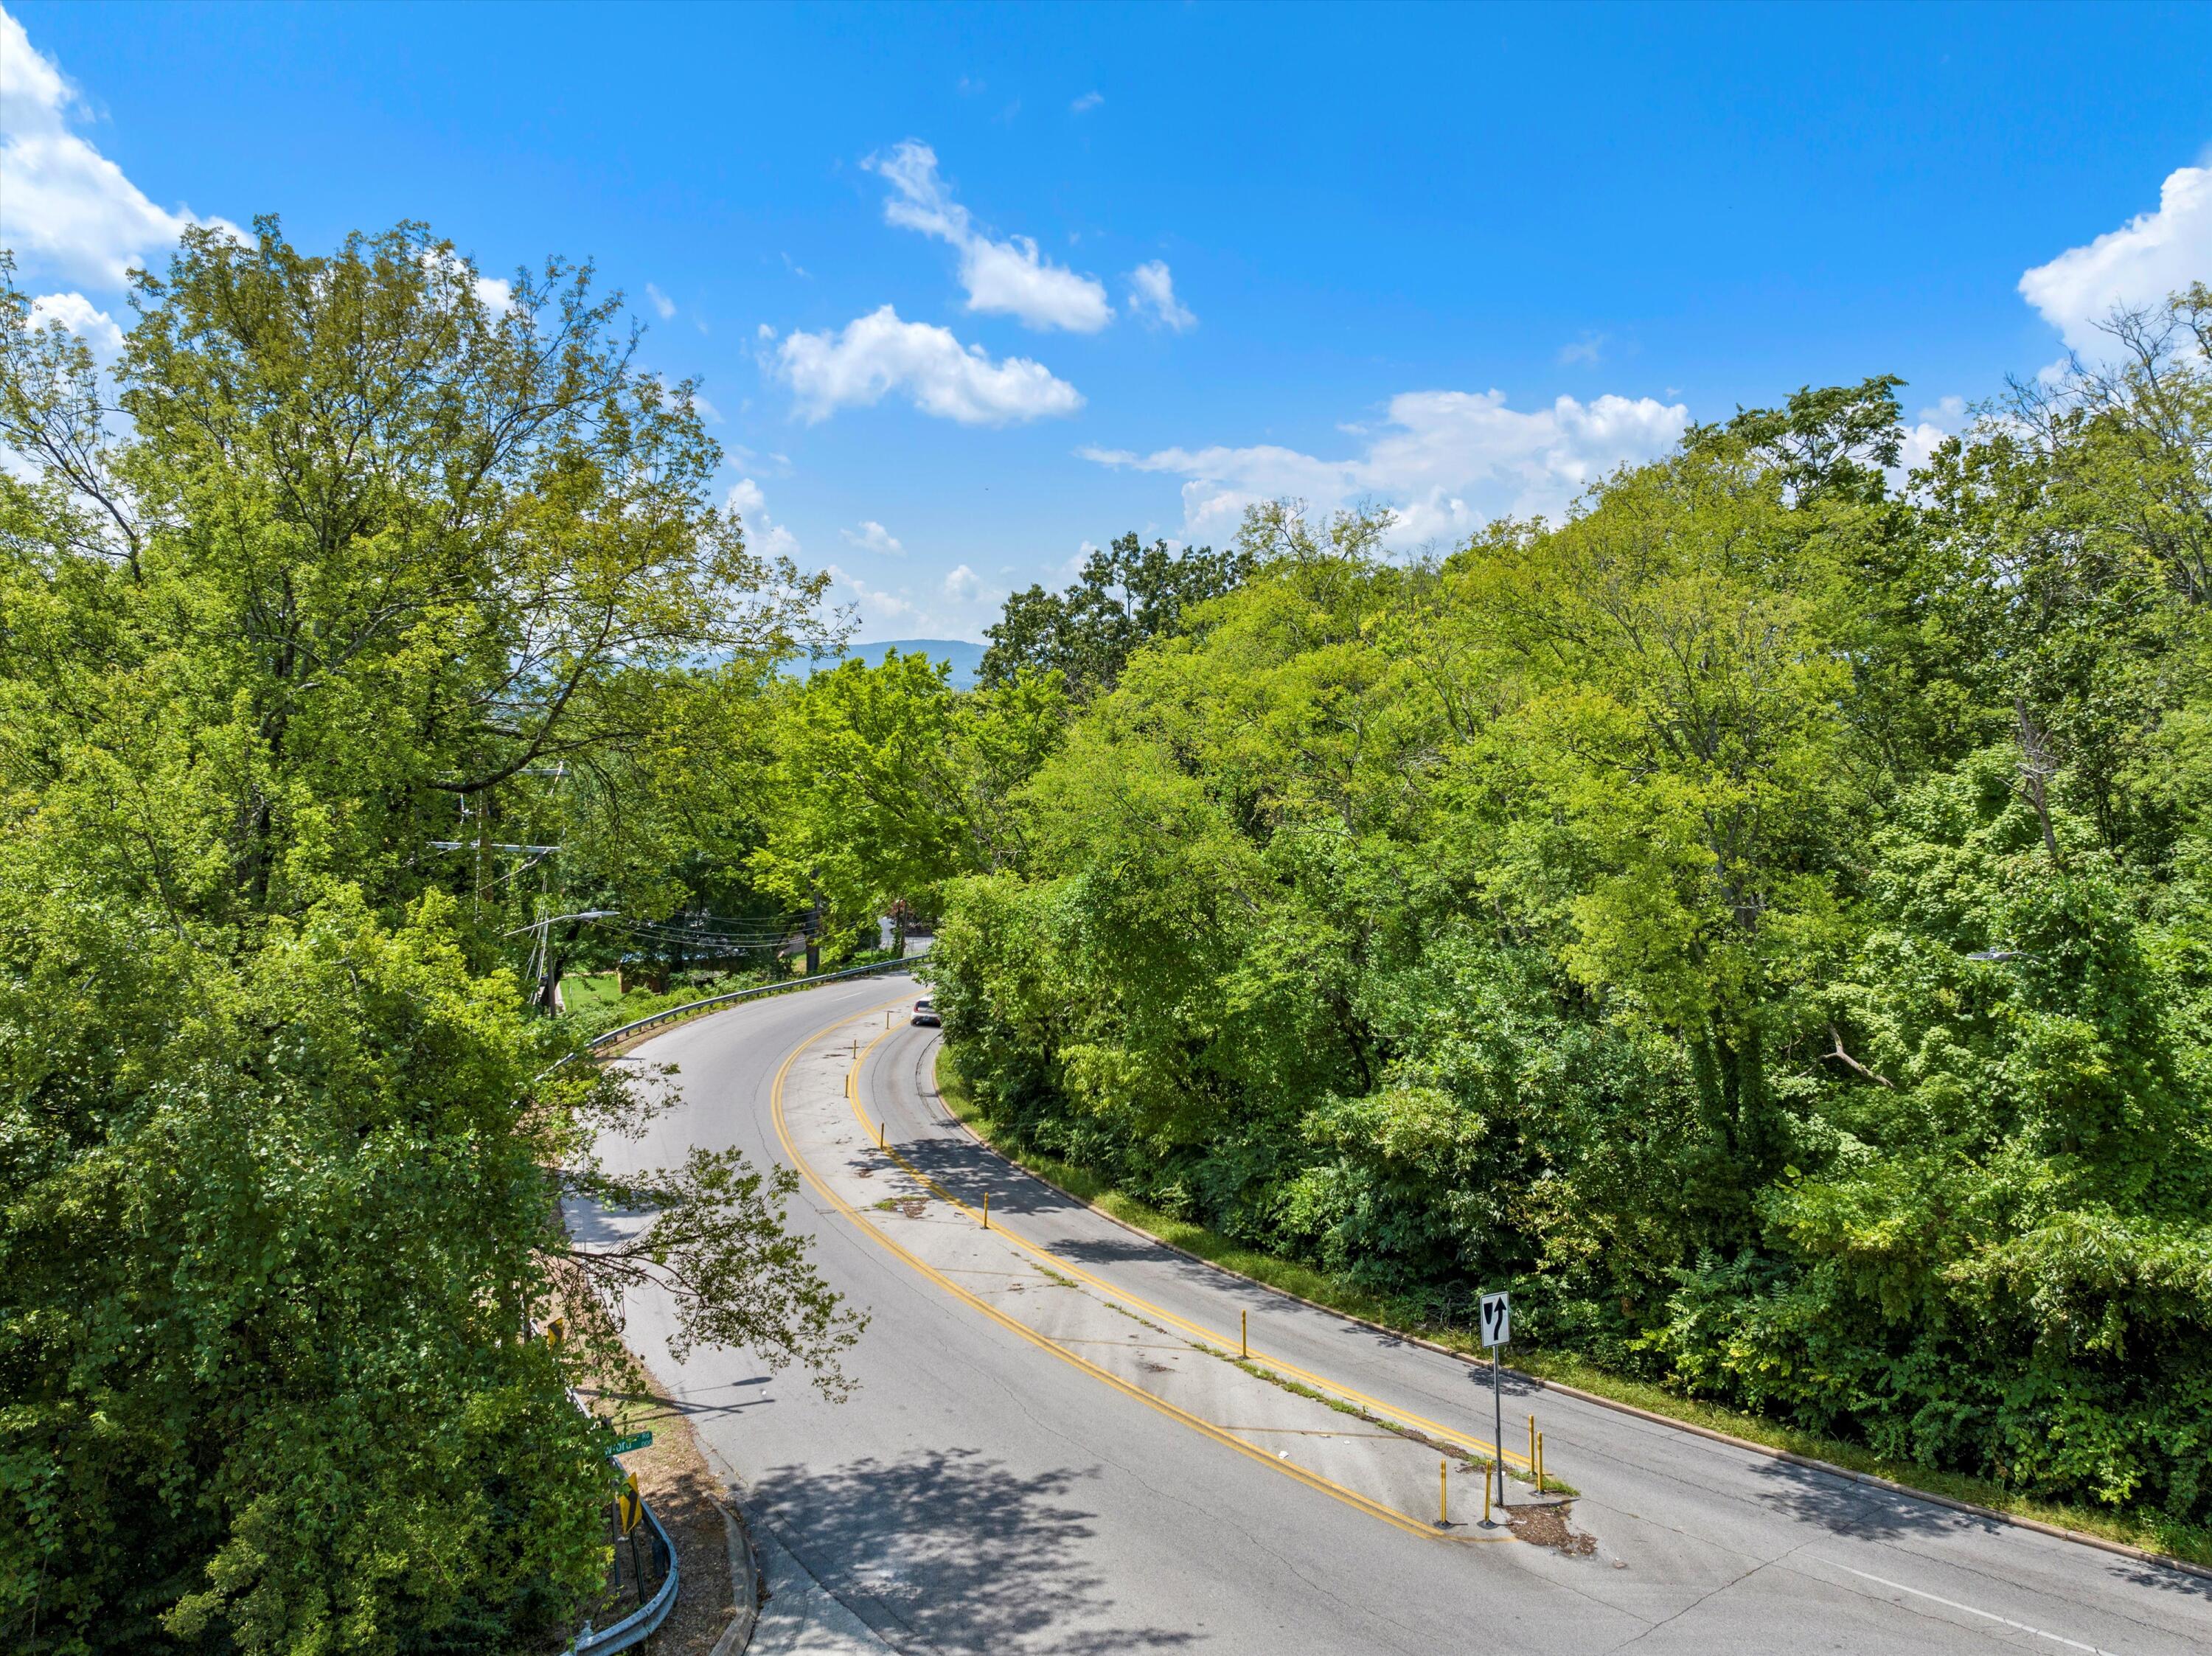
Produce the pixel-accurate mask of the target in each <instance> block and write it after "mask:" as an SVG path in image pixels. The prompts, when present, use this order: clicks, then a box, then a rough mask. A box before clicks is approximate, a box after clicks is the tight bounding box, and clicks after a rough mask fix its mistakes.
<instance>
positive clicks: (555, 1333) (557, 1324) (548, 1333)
mask: <svg viewBox="0 0 2212 1656" xmlns="http://www.w3.org/2000/svg"><path fill="white" fill-rule="evenodd" d="M567 1338H568V1322H567V1320H566V1319H563V1318H560V1317H556V1318H554V1319H553V1320H552V1321H551V1322H550V1323H548V1324H546V1325H545V1344H548V1345H556V1346H557V1345H558V1344H561V1342H562V1341H563V1340H565V1339H567Z"/></svg>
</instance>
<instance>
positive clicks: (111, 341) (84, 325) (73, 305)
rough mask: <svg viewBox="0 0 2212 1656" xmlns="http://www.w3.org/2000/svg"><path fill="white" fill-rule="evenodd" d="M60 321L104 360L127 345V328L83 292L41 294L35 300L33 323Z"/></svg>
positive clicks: (32, 307)
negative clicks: (124, 335) (124, 334)
mask: <svg viewBox="0 0 2212 1656" xmlns="http://www.w3.org/2000/svg"><path fill="white" fill-rule="evenodd" d="M50 322H58V323H59V324H61V325H62V326H63V327H64V328H67V329H68V330H69V331H70V332H71V333H73V334H76V335H77V336H78V337H81V338H82V339H83V341H84V343H86V344H88V345H89V346H91V347H92V352H93V355H94V356H97V357H100V358H101V359H102V360H103V361H104V360H106V359H107V358H109V357H112V356H114V355H117V354H118V352H120V351H121V350H122V349H123V330H122V329H120V328H118V326H116V325H115V318H113V317H112V316H110V315H108V313H107V312H106V311H103V310H101V309H100V307H99V306H96V305H94V303H93V302H92V301H91V300H88V299H87V298H86V297H85V296H84V295H83V294H40V295H39V296H38V297H37V298H36V299H34V300H32V301H31V323H32V325H33V326H34V327H44V326H45V325H46V324H48V323H50Z"/></svg>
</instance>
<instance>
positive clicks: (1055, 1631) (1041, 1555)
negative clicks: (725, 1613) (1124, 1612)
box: [745, 1449, 1196, 1656]
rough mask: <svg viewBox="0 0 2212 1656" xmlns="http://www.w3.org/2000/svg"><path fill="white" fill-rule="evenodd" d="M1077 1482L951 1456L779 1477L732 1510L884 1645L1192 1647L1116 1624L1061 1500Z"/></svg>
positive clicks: (1082, 1532) (1081, 1517) (1083, 1516)
mask: <svg viewBox="0 0 2212 1656" xmlns="http://www.w3.org/2000/svg"><path fill="white" fill-rule="evenodd" d="M1086 1476H1088V1475H1087V1474H1084V1473H1079V1472H1076V1471H1066V1470H1061V1471H1049V1472H1042V1473H1037V1474H1035V1475H1032V1476H1027V1477H1024V1476H1022V1475H1019V1474H1017V1473H1014V1472H1012V1471H1007V1470H1006V1467H1005V1466H1004V1465H1001V1464H1000V1462H998V1461H996V1460H993V1459H987V1457H985V1456H984V1455H982V1454H981V1453H979V1452H977V1451H975V1450H962V1449H954V1450H946V1451H943V1452H940V1453H913V1454H909V1455H905V1456H902V1457H900V1458H899V1459H896V1460H888V1461H884V1460H877V1459H865V1460H857V1461H853V1462H849V1463H848V1464H847V1465H842V1466H838V1467H832V1468H829V1469H823V1468H820V1467H814V1466H779V1467H776V1468H775V1469H774V1470H773V1471H769V1473H767V1474H766V1475H765V1476H764V1477H761V1478H760V1479H759V1480H757V1482H756V1483H753V1485H752V1486H751V1487H750V1489H747V1490H746V1491H745V1504H746V1507H747V1508H748V1509H749V1511H750V1512H751V1513H755V1514H756V1515H757V1516H759V1517H761V1518H763V1519H764V1520H767V1521H768V1522H769V1523H770V1524H771V1525H773V1526H774V1527H775V1532H776V1534H777V1535H778V1537H779V1538H781V1539H782V1540H783V1542H784V1544H785V1545H786V1546H787V1547H788V1548H790V1549H791V1550H792V1551H793V1553H794V1554H795V1555H796V1556H798V1557H799V1561H800V1562H802V1563H804V1564H805V1566H806V1567H807V1568H808V1569H809V1570H810V1571H811V1572H812V1574H814V1576H815V1579H816V1580H818V1581H820V1582H821V1583H822V1584H823V1586H825V1587H827V1588H828V1589H829V1591H830V1592H833V1593H834V1594H836V1597H837V1598H839V1599H841V1600H842V1601H843V1602H844V1603H845V1604H847V1605H848V1607H850V1608H851V1609H852V1610H853V1611H854V1612H855V1613H856V1614H858V1615H859V1616H860V1617H861V1618H862V1619H863V1620H865V1621H866V1622H868V1623H870V1624H871V1625H872V1626H874V1627H876V1628H878V1629H881V1630H884V1631H886V1632H896V1633H900V1634H902V1635H906V1637H905V1638H895V1639H894V1642H897V1643H902V1644H903V1643H904V1642H906V1640H907V1639H911V1640H913V1641H916V1642H919V1643H921V1644H922V1645H924V1646H926V1647H928V1648H931V1649H943V1650H972V1651H975V1652H978V1653H982V1652H992V1653H1004V1652H1007V1651H1012V1650H1024V1649H1029V1650H1037V1651H1045V1650H1050V1651H1054V1652H1067V1653H1073V1656H1103V1653H1106V1652H1109V1651H1142V1650H1170V1649H1177V1648H1181V1647H1183V1646H1186V1645H1189V1644H1192V1643H1194V1641H1195V1639H1196V1635H1194V1634H1192V1633H1189V1632H1187V1631H1184V1630H1182V1629H1172V1628H1158V1627H1146V1626H1141V1625H1133V1624H1131V1623H1128V1622H1127V1621H1125V1620H1122V1619H1120V1618H1118V1617H1116V1616H1115V1611H1116V1609H1117V1607H1118V1601H1117V1598H1116V1597H1115V1592H1114V1591H1113V1590H1112V1589H1111V1588H1110V1587H1109V1583H1108V1580H1107V1578H1106V1576H1105V1575H1104V1574H1103V1572H1102V1571H1101V1570H1100V1569H1099V1568H1097V1566H1096V1565H1095V1564H1094V1563H1093V1562H1092V1559H1091V1555H1090V1550H1089V1548H1088V1547H1087V1545H1086V1544H1087V1543H1088V1542H1089V1541H1090V1540H1091V1538H1092V1534H1093V1530H1092V1526H1091V1518H1092V1516H1093V1515H1092V1514H1091V1513H1088V1512H1086V1511H1085V1510H1084V1509H1083V1508H1082V1507H1080V1506H1079V1505H1076V1504H1073V1502H1072V1501H1071V1500H1070V1496H1071V1495H1072V1494H1073V1491H1074V1490H1075V1489H1076V1486H1077V1485H1078V1484H1079V1483H1081V1482H1082V1481H1083V1480H1084V1478H1085V1477H1086Z"/></svg>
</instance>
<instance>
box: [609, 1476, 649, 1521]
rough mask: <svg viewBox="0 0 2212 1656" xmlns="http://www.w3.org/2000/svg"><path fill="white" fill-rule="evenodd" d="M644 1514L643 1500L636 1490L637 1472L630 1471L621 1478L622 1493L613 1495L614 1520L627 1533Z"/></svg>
mask: <svg viewBox="0 0 2212 1656" xmlns="http://www.w3.org/2000/svg"><path fill="white" fill-rule="evenodd" d="M644 1516H645V1501H644V1500H643V1499H642V1498H641V1496H640V1495H638V1492H637V1474H636V1473H635V1472H632V1473H631V1474H630V1475H629V1477H627V1478H625V1479H623V1486H622V1493H621V1494H620V1495H617V1496H616V1497H615V1522H616V1524H617V1526H618V1527H619V1528H620V1529H621V1531H622V1532H623V1534H624V1535H628V1534H629V1532H631V1531H632V1530H634V1529H635V1528H636V1527H637V1525H638V1520H640V1519H641V1518H643V1517H644Z"/></svg>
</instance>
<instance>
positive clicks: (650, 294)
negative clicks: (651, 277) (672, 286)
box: [645, 282, 676, 322]
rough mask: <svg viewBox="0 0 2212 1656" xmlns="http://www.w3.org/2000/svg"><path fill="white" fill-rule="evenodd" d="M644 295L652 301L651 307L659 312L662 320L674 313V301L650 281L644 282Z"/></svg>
mask: <svg viewBox="0 0 2212 1656" xmlns="http://www.w3.org/2000/svg"><path fill="white" fill-rule="evenodd" d="M645 296H646V297H647V299H649V300H652V301H653V309H654V310H655V311H657V312H659V314H660V319H661V320H662V321H663V322H665V321H667V320H668V318H670V317H671V316H674V315H675V314H676V301H675V300H672V299H671V298H670V297H669V296H668V295H667V294H664V293H662V292H661V291H660V289H659V288H656V287H654V286H653V284H652V283H651V282H647V283H646V284H645Z"/></svg>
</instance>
